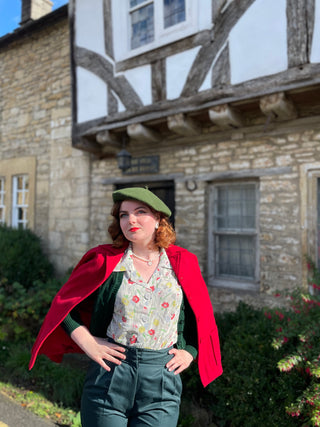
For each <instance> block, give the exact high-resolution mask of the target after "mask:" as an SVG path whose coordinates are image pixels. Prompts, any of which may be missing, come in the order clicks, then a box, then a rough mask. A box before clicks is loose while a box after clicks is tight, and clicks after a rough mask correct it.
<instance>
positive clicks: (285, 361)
mask: <svg viewBox="0 0 320 427" xmlns="http://www.w3.org/2000/svg"><path fill="white" fill-rule="evenodd" d="M308 267H309V271H310V277H309V283H310V285H311V288H312V289H313V293H314V295H311V294H309V293H307V292H303V291H302V290H296V291H295V292H293V293H292V294H291V295H290V300H291V309H290V310H286V311H280V310H272V311H270V313H268V316H269V318H270V319H271V320H272V322H273V327H274V334H273V335H274V339H273V343H272V345H273V347H274V348H275V349H277V350H278V351H280V350H281V352H282V355H281V359H280V360H279V357H278V364H277V365H278V369H279V370H280V371H281V372H283V374H282V375H283V376H284V377H287V376H290V375H292V374H293V373H294V374H295V375H299V377H300V379H301V382H302V386H301V387H300V389H299V394H298V396H296V398H294V396H291V399H290V401H289V402H288V404H287V406H286V411H287V413H288V414H290V415H291V416H292V417H296V418H298V419H300V420H302V421H303V422H304V425H306V426H320V329H319V327H320V295H319V290H320V274H319V271H318V270H317V269H316V268H315V265H314V264H313V263H312V262H311V261H310V260H309V263H308Z"/></svg>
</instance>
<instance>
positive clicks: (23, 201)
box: [12, 174, 29, 228]
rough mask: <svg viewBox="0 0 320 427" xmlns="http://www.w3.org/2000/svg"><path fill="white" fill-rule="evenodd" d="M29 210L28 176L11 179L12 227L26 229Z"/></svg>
mask: <svg viewBox="0 0 320 427" xmlns="http://www.w3.org/2000/svg"><path fill="white" fill-rule="evenodd" d="M28 208H29V176H28V175H27V174H24V175H17V176H14V177H13V182H12V226H13V227H17V228H27V226H28Z"/></svg>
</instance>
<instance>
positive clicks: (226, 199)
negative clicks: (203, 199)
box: [216, 185, 256, 230]
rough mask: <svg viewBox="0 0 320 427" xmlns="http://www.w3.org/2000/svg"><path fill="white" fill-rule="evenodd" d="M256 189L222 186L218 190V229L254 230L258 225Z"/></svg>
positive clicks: (250, 186)
mask: <svg viewBox="0 0 320 427" xmlns="http://www.w3.org/2000/svg"><path fill="white" fill-rule="evenodd" d="M255 222H256V200H255V187H254V186H253V185H247V186H246V185H243V186H230V187H226V186H221V187H218V188H217V206H216V228H217V229H218V230H222V229H224V230H226V229H239V230H241V229H254V228H255V226H256V224H255Z"/></svg>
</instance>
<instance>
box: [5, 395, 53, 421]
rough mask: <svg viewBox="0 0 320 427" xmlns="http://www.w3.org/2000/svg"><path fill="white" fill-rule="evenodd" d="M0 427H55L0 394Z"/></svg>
mask: <svg viewBox="0 0 320 427" xmlns="http://www.w3.org/2000/svg"><path fill="white" fill-rule="evenodd" d="M0 427H56V424H54V423H53V422H51V421H48V420H45V419H43V418H40V417H37V416H36V415H34V414H33V413H31V412H30V411H28V410H27V409H25V408H23V407H22V406H21V405H19V404H18V403H16V402H15V401H14V400H13V399H10V398H9V397H7V396H5V395H4V394H3V393H1V392H0Z"/></svg>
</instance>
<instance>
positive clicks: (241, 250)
mask: <svg viewBox="0 0 320 427" xmlns="http://www.w3.org/2000/svg"><path fill="white" fill-rule="evenodd" d="M257 196H258V186H257V183H255V182H241V183H230V184H216V185H213V186H212V187H211V190H210V214H211V215H210V229H209V232H210V238H209V243H210V244H209V278H210V283H211V284H214V285H217V286H219V285H221V286H227V287H230V286H232V287H237V288H245V289H248V288H250V289H255V288H256V283H257V281H258V219H257V218H258V215H257V214H258V203H257V200H258V197H257ZM212 261H213V262H212Z"/></svg>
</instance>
